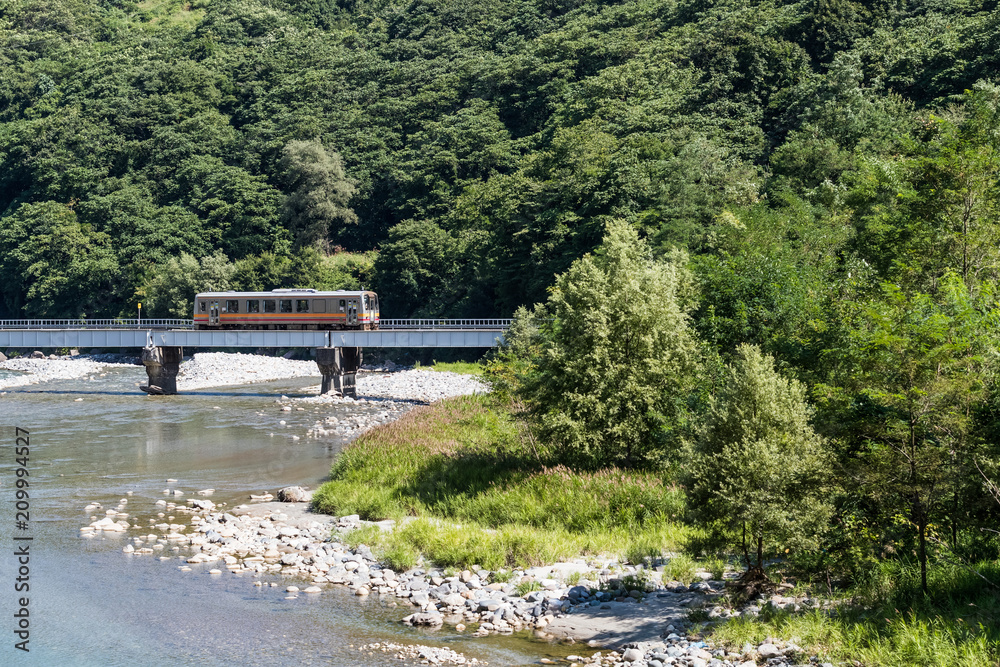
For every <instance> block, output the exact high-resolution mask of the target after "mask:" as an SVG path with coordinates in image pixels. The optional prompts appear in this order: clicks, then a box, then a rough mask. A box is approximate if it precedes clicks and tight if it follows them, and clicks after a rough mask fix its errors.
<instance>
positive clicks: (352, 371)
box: [316, 347, 361, 398]
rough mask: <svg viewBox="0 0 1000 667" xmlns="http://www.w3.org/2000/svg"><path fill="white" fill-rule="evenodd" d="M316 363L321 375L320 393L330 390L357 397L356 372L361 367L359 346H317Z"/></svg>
mask: <svg viewBox="0 0 1000 667" xmlns="http://www.w3.org/2000/svg"><path fill="white" fill-rule="evenodd" d="M316 365H317V366H319V372H320V374H321V375H322V376H323V385H322V387H321V388H320V393H321V394H327V393H329V392H330V391H331V390H333V391H336V392H338V393H339V394H340V395H341V396H350V397H351V398H357V397H358V392H357V384H356V382H357V373H358V369H359V368H361V348H360V347H317V348H316Z"/></svg>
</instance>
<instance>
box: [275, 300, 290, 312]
mask: <svg viewBox="0 0 1000 667" xmlns="http://www.w3.org/2000/svg"><path fill="white" fill-rule="evenodd" d="M278 306H279V307H278V310H279V311H280V312H282V313H290V312H292V300H291V299H280V300H279V301H278Z"/></svg>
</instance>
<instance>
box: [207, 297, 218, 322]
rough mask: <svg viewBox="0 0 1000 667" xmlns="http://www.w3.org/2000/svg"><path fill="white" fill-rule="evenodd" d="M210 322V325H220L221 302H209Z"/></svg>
mask: <svg viewBox="0 0 1000 667" xmlns="http://www.w3.org/2000/svg"><path fill="white" fill-rule="evenodd" d="M208 323H209V324H210V325H214V326H218V325H219V302H218V301H212V302H211V303H209V304H208Z"/></svg>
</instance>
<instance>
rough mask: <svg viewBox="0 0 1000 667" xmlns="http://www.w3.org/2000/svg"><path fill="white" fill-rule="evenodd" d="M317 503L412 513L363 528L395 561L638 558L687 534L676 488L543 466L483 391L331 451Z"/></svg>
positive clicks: (332, 509)
mask: <svg viewBox="0 0 1000 667" xmlns="http://www.w3.org/2000/svg"><path fill="white" fill-rule="evenodd" d="M314 502H315V504H316V507H317V509H318V510H320V511H322V512H327V513H329V514H335V515H344V514H359V515H361V517H362V518H364V519H367V520H372V521H376V520H381V519H389V518H391V519H396V520H400V519H403V518H404V517H407V518H409V517H416V518H418V520H416V521H411V522H410V523H408V524H407V525H406V526H404V527H402V528H400V529H397V530H395V531H393V532H392V533H387V534H377V533H375V532H374V531H373V532H371V533H370V534H369V535H367V539H368V541H369V543H371V542H374V543H375V547H374V548H375V549H376V550H377V551H379V552H380V553H381V554H382V556H383V557H384V558H386V559H388V560H390V561H391V562H393V563H394V564H395V565H397V566H399V567H402V566H408V565H411V564H412V563H415V562H416V558H417V555H418V554H423V555H424V556H426V557H428V558H430V559H431V560H433V561H434V562H435V563H437V564H439V565H443V566H449V565H454V566H467V565H472V564H479V565H482V566H483V567H487V568H490V569H498V568H503V567H518V566H521V567H523V566H529V565H539V564H543V563H551V562H554V561H558V560H562V559H566V558H570V557H576V556H579V555H581V554H583V555H588V554H607V555H611V556H615V557H621V558H627V559H629V560H632V561H635V560H639V559H641V558H642V557H643V556H646V555H654V554H659V553H661V552H663V551H672V550H676V549H678V548H679V547H680V544H681V542H682V540H683V538H684V537H685V536H686V534H687V533H689V532H690V531H689V529H686V528H684V527H683V526H681V524H680V523H679V520H678V519H679V516H680V515H681V513H682V511H683V496H682V493H681V492H680V490H678V489H675V488H672V487H670V486H667V485H665V484H664V483H663V482H662V480H661V479H660V478H659V477H658V476H656V475H654V474H651V473H640V472H627V471H622V470H617V469H611V470H604V471H600V472H596V473H575V472H572V471H570V470H568V469H566V468H564V467H559V466H557V467H546V466H545V465H543V462H542V461H540V460H539V458H538V457H537V456H536V455H535V452H534V449H533V445H532V442H531V440H530V437H528V436H527V435H526V434H525V432H524V431H523V429H522V428H520V427H519V425H518V424H517V423H516V422H515V421H514V420H513V419H512V418H511V416H510V415H509V414H508V413H507V412H506V411H504V410H503V409H501V408H500V407H499V406H498V405H497V404H496V402H495V399H493V398H492V397H490V396H467V397H461V398H457V399H452V400H449V401H442V402H439V403H436V404H434V405H431V406H427V407H422V408H418V409H416V410H413V411H411V412H410V413H408V414H407V415H406V416H404V417H403V418H402V419H400V420H398V421H396V422H393V423H391V424H386V425H384V426H381V427H379V428H377V429H375V430H373V431H371V432H370V433H368V434H366V435H364V436H363V437H361V438H360V439H358V440H357V441H355V442H354V443H352V444H351V445H350V446H349V447H348V448H347V449H345V450H344V452H343V453H342V454H341V456H340V457H339V458H338V459H337V462H336V463H335V464H334V466H333V469H332V471H331V481H329V482H327V483H326V484H324V485H323V486H322V487H321V488H320V489H319V490H318V491H317V492H316V495H315V498H314ZM457 525H460V526H461V527H457Z"/></svg>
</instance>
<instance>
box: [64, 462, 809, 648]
mask: <svg viewBox="0 0 1000 667" xmlns="http://www.w3.org/2000/svg"><path fill="white" fill-rule="evenodd" d="M170 481H171V482H173V480H170ZM164 495H165V498H164V499H161V500H158V501H156V502H155V504H154V506H153V507H144V508H132V507H131V506H130V503H129V498H122V499H121V500H120V501H119V502H118V504H117V506H115V507H114V508H112V509H108V510H104V509H103V508H102V507H100V506H99V505H98V504H91V505H89V506H88V507H87V508H86V509H87V510H88V511H103V513H104V514H105V516H104V517H103V518H97V516H96V515H94V516H92V518H93V519H94V521H93V523H91V524H90V525H88V526H85V527H84V528H82V529H81V532H82V534H83V535H85V536H89V535H94V534H97V533H99V532H108V533H127V534H128V535H129V537H128V544H126V545H125V546H124V547H123V551H124V552H125V553H126V554H128V555H129V556H131V557H142V556H151V557H159V558H161V559H164V560H175V561H176V562H178V563H179V564H178V567H179V569H180V570H181V571H182V572H190V573H203V574H207V575H210V576H221V575H223V574H228V575H231V576H242V577H245V578H246V579H247V585H248V586H269V587H275V586H281V587H284V591H285V593H286V597H288V598H296V597H299V596H302V595H305V596H320V595H322V594H323V593H324V592H325V591H327V590H329V589H330V588H332V587H335V586H343V587H348V588H349V589H350V590H351V591H353V592H354V594H355V595H356V596H358V597H367V596H380V597H382V598H386V599H390V600H394V601H398V602H405V603H408V604H410V605H412V607H413V613H411V614H408V615H407V616H406V617H405V618H404V619H403V623H406V624H409V625H413V626H424V627H427V628H430V629H434V628H438V627H441V626H442V625H445V624H447V625H449V626H451V627H453V628H454V629H456V630H458V631H460V632H466V631H467V632H469V633H471V634H472V635H473V636H485V635H489V634H496V633H502V634H507V633H514V632H518V631H522V630H527V631H532V632H534V633H535V634H536V635H537V636H538V637H540V638H552V639H557V638H568V639H571V640H575V641H580V642H588V645H589V650H588V651H581V652H578V654H577V655H572V656H569V657H568V658H567V662H570V663H572V662H576V663H578V664H591V665H617V664H629V665H633V666H634V667H665V666H667V665H676V666H681V665H684V666H687V667H760V666H761V665H772V666H785V665H797V664H802V665H818V664H820V663H819V659H818V658H817V657H816V656H807V655H804V653H803V650H802V649H801V648H799V647H797V646H795V645H792V644H782V643H780V642H777V641H773V640H769V641H767V642H764V643H762V644H760V645H755V646H751V645H747V646H744V647H742V649H741V650H739V651H736V652H727V651H725V650H723V649H721V648H717V647H714V646H712V645H711V644H708V643H705V642H704V641H702V640H701V639H700V637H698V636H697V635H694V634H692V627H693V625H694V624H693V622H692V621H691V620H690V618H691V617H692V616H711V615H714V617H717V618H722V617H729V616H739V615H749V616H754V615H756V614H758V613H760V612H761V610H762V608H763V606H765V605H770V606H773V607H776V608H785V607H790V606H800V607H808V606H810V605H815V604H816V603H815V602H814V601H812V600H808V599H805V598H791V597H782V596H774V597H772V598H771V599H769V600H766V601H762V602H761V603H757V604H751V605H747V606H746V607H743V608H741V609H731V608H728V607H726V606H725V605H724V603H723V599H722V588H723V582H721V581H714V580H711V579H708V577H709V575H708V573H707V572H701V573H699V577H698V580H697V581H696V582H695V583H693V584H690V585H685V584H682V583H681V582H677V581H663V580H662V574H661V572H662V567H655V566H649V565H647V566H643V565H633V564H629V563H619V562H617V561H614V560H607V559H591V560H582V559H581V560H578V561H574V562H570V563H559V564H554V565H550V566H546V567H535V568H528V569H524V570H514V571H503V572H489V571H486V570H483V569H481V568H476V567H473V568H471V569H469V570H464V571H461V572H458V571H451V570H445V569H440V568H433V567H418V568H414V569H412V570H408V571H406V572H395V571H393V570H392V569H390V568H387V567H384V566H383V565H382V564H381V563H380V562H379V561H378V560H377V559H376V558H375V557H374V556H373V554H372V553H371V551H370V550H369V549H368V548H367V547H366V546H364V545H361V546H358V547H357V548H353V549H352V548H350V547H348V546H347V545H346V544H345V540H344V539H343V538H344V536H345V535H346V534H347V533H349V532H350V531H352V530H354V529H356V528H359V527H362V526H364V525H371V524H367V523H366V522H363V521H360V520H359V518H358V517H357V516H345V517H339V518H334V517H328V516H324V515H315V514H312V513H310V512H309V511H308V503H307V502H290V503H277V502H263V503H257V504H248V505H241V506H238V507H234V508H231V509H226V508H223V507H221V506H216V505H215V503H214V502H212V500H210V499H209V496H210V495H211V491H210V490H203V491H201V492H197V493H192V494H184V493H182V494H181V495H182V496H185V495H190V497H187V498H185V499H184V500H179V499H178V500H176V501H174V500H168V498H176V497H177V493H176V490H175V489H172V488H167V489H165V490H164ZM279 495H280V496H281V497H287V498H301V497H303V495H302V492H301V490H300V489H294V488H293V489H285V490H282V491H281V492H279ZM264 498H267V497H266V496H265V497H264ZM128 509H135V510H139V511H138V512H135V513H129V512H128V511H126V510H128ZM130 522H131V523H130ZM376 525H379V526H380V527H381V528H383V529H386V530H389V529H391V528H392V526H393V523H392V522H391V521H385V522H381V523H379V524H376ZM279 577H280V579H279ZM419 648H420V647H417V648H411V649H406V650H403V649H399V654H400V655H401V656H402V658H401V659H404V660H409V659H412V660H413V661H414V662H429V660H428V656H437V654H434V653H432V652H430V651H427V650H425V651H421V650H419ZM424 648H429V647H424ZM595 649H600V650H595ZM434 650H438V651H440V649H434ZM445 657H447V660H445V659H444V658H445ZM437 659H438V660H439V661H440V662H441V663H445V662H451V663H452V664H465V663H463V662H461V660H464V657H463V656H460V655H458V654H452V653H447V654H444V653H442V654H441V655H440V656H437ZM543 662H548V663H549V664H553V663H554V662H555V661H552V660H549V661H544V660H543Z"/></svg>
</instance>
